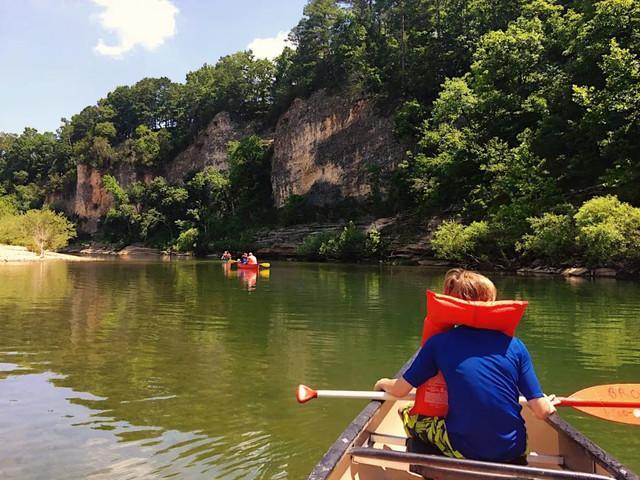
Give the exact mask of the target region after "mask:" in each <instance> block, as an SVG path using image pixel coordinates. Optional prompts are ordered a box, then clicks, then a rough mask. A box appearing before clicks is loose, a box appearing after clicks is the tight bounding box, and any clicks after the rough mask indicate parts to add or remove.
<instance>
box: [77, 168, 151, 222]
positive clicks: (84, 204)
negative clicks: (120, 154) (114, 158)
mask: <svg viewBox="0 0 640 480" xmlns="http://www.w3.org/2000/svg"><path fill="white" fill-rule="evenodd" d="M76 168H77V170H76V171H77V177H76V193H75V197H74V200H73V206H72V212H73V213H74V214H75V215H77V216H78V217H79V219H80V222H79V225H78V228H79V229H80V230H81V231H83V232H86V233H95V232H97V230H98V222H99V221H100V219H101V218H102V217H103V216H104V215H106V213H107V211H108V210H109V208H111V205H112V203H113V197H112V195H111V194H110V193H109V192H107V190H106V189H105V188H104V185H103V183H102V177H103V176H104V175H105V174H106V173H109V174H110V175H113V176H114V177H115V178H116V180H118V183H119V184H120V185H121V186H122V187H127V186H129V185H131V183H133V182H134V181H136V180H141V181H145V182H149V181H150V180H151V175H150V174H148V173H147V174H138V173H137V172H136V170H135V168H133V166H132V165H131V164H128V163H120V164H118V165H117V166H116V167H113V168H111V169H110V170H109V171H108V172H105V171H103V170H101V169H99V168H96V167H92V166H90V165H84V164H78V166H77V167H76Z"/></svg>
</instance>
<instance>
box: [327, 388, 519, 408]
mask: <svg viewBox="0 0 640 480" xmlns="http://www.w3.org/2000/svg"><path fill="white" fill-rule="evenodd" d="M316 392H317V394H318V398H323V397H324V398H364V399H367V400H415V399H416V394H415V392H411V393H409V394H408V395H407V396H406V397H402V398H396V397H394V396H393V395H391V394H390V393H387V392H377V391H365V390H316ZM519 401H520V404H521V405H526V403H527V399H526V398H524V397H520V398H519Z"/></svg>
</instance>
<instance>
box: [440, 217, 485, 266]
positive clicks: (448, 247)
mask: <svg viewBox="0 0 640 480" xmlns="http://www.w3.org/2000/svg"><path fill="white" fill-rule="evenodd" d="M489 235H490V229H489V225H488V224H487V222H484V221H482V222H472V223H471V224H469V225H463V224H461V223H459V222H456V221H452V220H450V221H445V222H443V223H442V224H441V225H440V226H439V227H438V228H437V229H436V231H435V232H434V234H433V239H432V240H431V246H432V247H433V250H434V252H435V254H436V257H438V258H442V259H445V260H454V261H460V262H465V261H469V260H472V261H474V262H477V261H478V260H479V256H480V255H481V254H482V249H481V247H482V245H483V244H484V243H485V242H486V241H487V240H488V238H489Z"/></svg>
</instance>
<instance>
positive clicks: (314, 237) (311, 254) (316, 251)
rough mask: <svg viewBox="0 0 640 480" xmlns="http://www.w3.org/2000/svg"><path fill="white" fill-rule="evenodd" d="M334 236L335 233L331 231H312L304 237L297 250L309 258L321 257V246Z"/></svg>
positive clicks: (299, 253)
mask: <svg viewBox="0 0 640 480" xmlns="http://www.w3.org/2000/svg"><path fill="white" fill-rule="evenodd" d="M333 238H334V235H333V234H332V233H330V232H322V233H312V234H311V235H307V236H306V237H304V240H303V241H302V243H301V244H300V245H298V247H297V248H296V252H297V253H298V255H302V256H304V257H307V258H309V259H319V258H321V256H320V247H321V246H322V245H323V244H324V243H325V242H328V241H329V240H331V239H333Z"/></svg>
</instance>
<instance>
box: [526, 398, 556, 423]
mask: <svg viewBox="0 0 640 480" xmlns="http://www.w3.org/2000/svg"><path fill="white" fill-rule="evenodd" d="M558 402H559V400H557V399H556V396H555V395H549V396H547V395H545V396H544V397H539V398H532V399H531V400H528V401H527V405H529V408H530V409H531V410H533V413H534V415H535V416H536V417H537V418H539V419H540V420H544V419H545V418H547V417H548V416H549V415H551V414H552V413H555V412H556V407H555V405H556V404H557V403H558Z"/></svg>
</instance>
